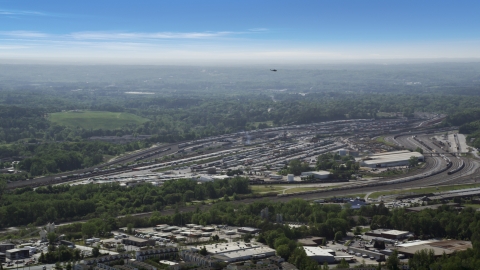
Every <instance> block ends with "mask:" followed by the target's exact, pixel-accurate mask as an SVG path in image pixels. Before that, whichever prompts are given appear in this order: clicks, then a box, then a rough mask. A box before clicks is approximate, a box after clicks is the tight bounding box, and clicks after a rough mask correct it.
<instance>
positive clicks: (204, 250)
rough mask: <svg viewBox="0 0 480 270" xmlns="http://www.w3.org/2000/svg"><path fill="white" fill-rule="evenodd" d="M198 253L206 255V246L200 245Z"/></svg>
mask: <svg viewBox="0 0 480 270" xmlns="http://www.w3.org/2000/svg"><path fill="white" fill-rule="evenodd" d="M198 253H200V254H201V255H203V256H206V255H207V254H208V252H207V248H206V247H202V248H201V249H200V251H199V252H198Z"/></svg>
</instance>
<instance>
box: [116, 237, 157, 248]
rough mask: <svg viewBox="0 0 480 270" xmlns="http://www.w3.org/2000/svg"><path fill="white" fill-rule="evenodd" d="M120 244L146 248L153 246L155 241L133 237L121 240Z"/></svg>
mask: <svg viewBox="0 0 480 270" xmlns="http://www.w3.org/2000/svg"><path fill="white" fill-rule="evenodd" d="M122 244H125V245H132V246H136V247H146V246H152V247H153V246H155V240H153V239H144V238H138V237H134V236H130V237H128V238H124V239H122Z"/></svg>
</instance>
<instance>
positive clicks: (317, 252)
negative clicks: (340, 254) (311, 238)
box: [303, 247, 335, 264]
mask: <svg viewBox="0 0 480 270" xmlns="http://www.w3.org/2000/svg"><path fill="white" fill-rule="evenodd" d="M303 249H304V250H305V253H306V254H307V257H309V258H310V259H313V260H315V261H316V262H318V263H319V264H323V263H325V262H327V263H334V262H335V251H334V250H332V249H323V248H319V247H303Z"/></svg>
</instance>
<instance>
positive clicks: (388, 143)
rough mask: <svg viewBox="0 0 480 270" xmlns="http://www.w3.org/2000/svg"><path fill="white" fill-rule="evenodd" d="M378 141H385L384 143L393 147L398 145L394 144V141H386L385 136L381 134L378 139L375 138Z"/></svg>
mask: <svg viewBox="0 0 480 270" xmlns="http://www.w3.org/2000/svg"><path fill="white" fill-rule="evenodd" d="M375 140H376V141H377V142H379V143H383V144H386V145H389V146H392V147H395V146H396V145H395V144H393V143H390V142H387V141H385V136H380V137H378V138H377V139H375Z"/></svg>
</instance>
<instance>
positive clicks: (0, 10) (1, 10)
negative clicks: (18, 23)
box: [0, 9, 49, 16]
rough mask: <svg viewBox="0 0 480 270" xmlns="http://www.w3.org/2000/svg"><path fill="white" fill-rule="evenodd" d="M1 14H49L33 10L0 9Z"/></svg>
mask: <svg viewBox="0 0 480 270" xmlns="http://www.w3.org/2000/svg"><path fill="white" fill-rule="evenodd" d="M0 15H9V16H10V15H19V16H22V15H23V16H29V15H30V16H49V15H48V14H46V13H43V12H38V11H31V10H8V9H0Z"/></svg>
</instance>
